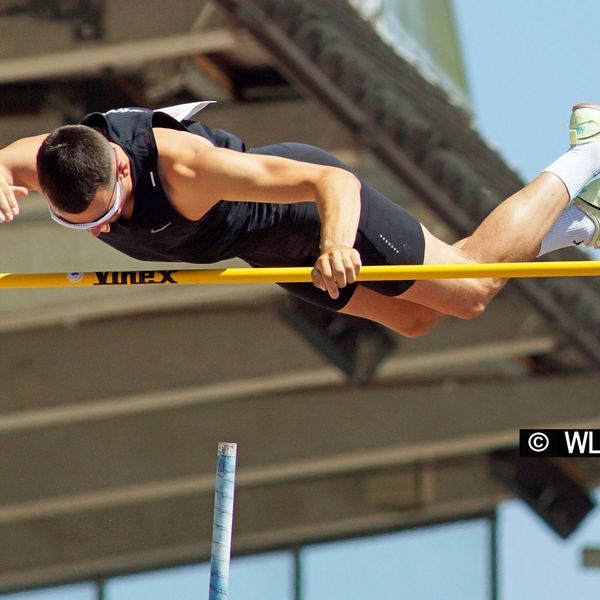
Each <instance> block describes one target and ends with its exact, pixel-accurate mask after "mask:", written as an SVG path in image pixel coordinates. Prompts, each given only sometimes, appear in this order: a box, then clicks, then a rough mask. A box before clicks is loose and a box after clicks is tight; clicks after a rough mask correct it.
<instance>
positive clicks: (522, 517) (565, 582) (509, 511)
mask: <svg viewBox="0 0 600 600" xmlns="http://www.w3.org/2000/svg"><path fill="white" fill-rule="evenodd" d="M594 496H595V499H596V502H597V503H598V504H600V488H599V489H597V490H596V492H595V494H594ZM498 544H499V553H498V554H499V556H498V560H499V578H500V582H499V587H500V594H499V596H500V598H501V599H502V600H515V599H519V598H534V597H535V598H577V600H598V597H599V596H598V590H600V569H586V568H585V567H583V566H582V556H581V551H582V549H583V548H584V547H595V548H600V511H598V509H596V510H595V511H593V512H592V513H590V514H588V515H587V517H586V518H585V520H584V521H583V522H582V523H581V524H580V525H579V528H578V529H577V530H576V531H575V532H574V533H573V534H572V535H571V536H570V537H569V538H567V539H566V540H563V539H562V538H560V537H559V536H558V535H557V534H556V533H554V531H552V529H550V527H548V525H546V524H545V523H544V522H543V521H542V520H541V518H540V517H538V516H537V515H536V514H535V513H534V512H533V511H532V510H531V509H530V508H529V507H528V506H527V505H526V504H524V503H523V502H520V501H518V500H513V501H510V502H503V503H502V504H501V505H500V507H499V510H498ZM549 573H551V574H552V576H551V577H549V576H548V574H549Z"/></svg>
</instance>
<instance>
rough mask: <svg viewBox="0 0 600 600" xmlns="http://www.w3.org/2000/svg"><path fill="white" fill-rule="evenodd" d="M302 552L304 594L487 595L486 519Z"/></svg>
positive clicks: (429, 598) (324, 599) (356, 598)
mask: <svg viewBox="0 0 600 600" xmlns="http://www.w3.org/2000/svg"><path fill="white" fill-rule="evenodd" d="M301 556H302V585H303V591H304V600H331V598H344V600H364V599H365V598H377V600H397V599H398V598H419V600H439V599H440V598H443V599H444V600H470V599H473V600H482V599H485V598H489V596H490V569H489V565H490V560H491V558H490V524H489V522H488V521H486V520H477V521H467V522H461V523H452V524H447V525H438V526H435V527H428V528H422V529H415V530H411V531H405V532H400V533H393V534H386V535H379V536H375V537H370V538H363V539H357V540H349V541H343V542H335V543H331V544H323V545H316V546H309V547H307V548H305V549H304V550H303V551H302V555H301Z"/></svg>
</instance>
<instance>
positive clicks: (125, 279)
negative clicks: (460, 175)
mask: <svg viewBox="0 0 600 600" xmlns="http://www.w3.org/2000/svg"><path fill="white" fill-rule="evenodd" d="M311 270H312V268H311V267H272V268H260V269H251V268H242V269H238V268H236V269H199V270H192V269H189V270H188V269H186V270H160V271H97V272H95V273H92V272H89V273H31V274H17V273H0V289H1V288H42V287H88V286H115V285H172V284H179V285H190V284H226V283H269V282H271V283H301V282H309V281H310V280H311V278H310V273H311ZM598 275H600V261H591V260H583V261H561V262H525V263H487V264H466V265H401V266H397V265H394V266H369V267H367V266H365V267H363V268H362V269H361V272H360V274H359V276H358V280H359V281H393V280H403V279H463V278H470V277H474V278H483V277H495V278H500V279H507V278H523V277H592V276H598Z"/></svg>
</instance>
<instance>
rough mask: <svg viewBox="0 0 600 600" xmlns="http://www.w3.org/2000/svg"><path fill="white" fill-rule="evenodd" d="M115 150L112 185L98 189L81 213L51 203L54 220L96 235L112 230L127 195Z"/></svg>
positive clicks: (50, 208)
mask: <svg viewBox="0 0 600 600" xmlns="http://www.w3.org/2000/svg"><path fill="white" fill-rule="evenodd" d="M113 151H114V153H115V181H114V184H113V185H112V187H110V186H109V187H107V188H102V189H100V190H98V192H97V193H96V196H95V198H94V199H93V200H92V202H91V203H90V205H89V206H88V207H87V208H86V209H85V210H84V211H83V212H81V213H77V214H72V213H69V212H66V211H61V210H59V209H56V208H53V207H52V206H51V205H50V204H49V205H48V209H49V211H50V216H51V217H52V219H53V220H54V221H56V222H57V223H59V224H60V225H62V226H63V227H68V228H70V229H81V230H85V231H89V232H90V233H91V234H92V235H93V236H95V237H96V236H98V235H100V234H101V233H108V232H109V231H110V224H111V223H112V222H113V221H116V220H117V219H118V218H119V216H120V215H121V211H122V209H123V201H124V196H125V194H124V189H123V183H122V181H121V173H120V169H119V160H118V156H117V153H116V150H114V148H113ZM109 190H110V191H109Z"/></svg>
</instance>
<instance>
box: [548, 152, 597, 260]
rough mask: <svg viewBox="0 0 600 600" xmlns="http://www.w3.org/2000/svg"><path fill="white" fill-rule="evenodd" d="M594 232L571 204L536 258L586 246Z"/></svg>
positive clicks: (585, 218)
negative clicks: (574, 247) (557, 251)
mask: <svg viewBox="0 0 600 600" xmlns="http://www.w3.org/2000/svg"><path fill="white" fill-rule="evenodd" d="M599 145H600V144H599ZM595 230H596V226H595V225H594V222H593V221H592V220H591V219H590V218H589V217H588V216H587V215H586V214H585V213H584V212H583V211H582V210H581V209H580V208H579V207H578V206H576V205H575V204H571V205H569V206H567V208H565V210H563V211H562V213H561V215H560V217H558V219H557V220H556V222H555V223H554V225H552V229H550V231H549V232H548V235H547V236H546V237H545V238H544V239H543V240H542V246H541V248H540V253H539V254H538V256H542V255H543V254H548V252H552V251H553V250H559V249H560V248H567V247H569V246H580V245H581V246H587V245H588V244H589V243H590V242H591V241H592V236H593V235H594V231H595Z"/></svg>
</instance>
